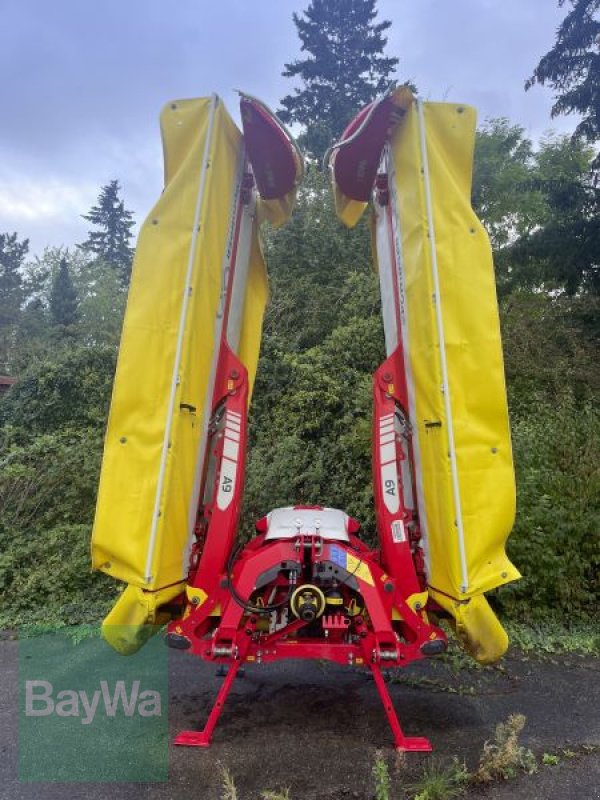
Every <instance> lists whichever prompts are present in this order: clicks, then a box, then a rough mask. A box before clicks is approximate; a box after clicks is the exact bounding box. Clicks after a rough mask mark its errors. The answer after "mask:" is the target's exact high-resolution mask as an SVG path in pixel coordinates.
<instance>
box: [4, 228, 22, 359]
mask: <svg viewBox="0 0 600 800" xmlns="http://www.w3.org/2000/svg"><path fill="white" fill-rule="evenodd" d="M28 251H29V240H28V239H24V240H23V241H21V242H20V241H19V240H18V237H17V234H16V233H0V372H3V373H4V372H9V370H10V360H11V350H12V345H13V343H14V335H15V331H16V328H17V324H18V321H19V315H20V312H21V304H22V302H23V278H22V274H21V267H22V266H23V262H24V260H25V256H26V255H27V252H28Z"/></svg>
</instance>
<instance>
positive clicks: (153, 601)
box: [102, 584, 183, 656]
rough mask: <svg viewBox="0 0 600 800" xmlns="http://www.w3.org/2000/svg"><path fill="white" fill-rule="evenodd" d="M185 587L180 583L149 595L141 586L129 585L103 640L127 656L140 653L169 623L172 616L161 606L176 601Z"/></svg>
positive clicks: (110, 617) (106, 624)
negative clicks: (164, 611)
mask: <svg viewBox="0 0 600 800" xmlns="http://www.w3.org/2000/svg"><path fill="white" fill-rule="evenodd" d="M182 588H183V586H182V585H181V584H179V585H177V586H175V587H171V586H170V587H168V588H166V589H160V590H159V591H157V592H145V591H144V590H143V589H139V588H138V587H137V586H126V587H125V589H124V591H123V593H122V594H120V595H119V597H118V599H117V602H116V603H115V605H114V606H113V608H112V610H111V611H110V612H109V613H108V614H107V616H106V618H105V619H104V621H103V622H102V636H103V638H104V639H105V640H106V641H107V642H108V644H110V646H111V647H112V648H113V649H114V650H116V651H117V653H120V654H121V655H123V656H129V655H132V654H133V653H135V652H137V651H138V650H139V649H140V647H142V645H144V644H145V643H146V642H147V641H148V639H149V638H150V637H151V636H154V634H155V633H157V632H158V630H159V628H160V626H161V625H164V624H165V623H166V622H168V621H169V615H168V614H164V613H161V612H160V611H159V606H160V605H162V604H163V603H168V601H169V600H172V599H173V597H175V596H176V595H177V594H179V592H181V591H182Z"/></svg>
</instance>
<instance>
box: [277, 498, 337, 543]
mask: <svg viewBox="0 0 600 800" xmlns="http://www.w3.org/2000/svg"><path fill="white" fill-rule="evenodd" d="M299 534H305V535H308V536H311V535H312V536H315V535H316V536H321V537H322V538H323V539H332V540H335V541H338V542H347V541H349V537H348V515H347V514H345V513H344V512H343V511H340V510H339V509H337V508H294V507H293V506H287V508H275V509H273V511H271V513H270V514H269V515H268V516H267V535H266V536H265V540H266V541H268V540H269V539H293V538H295V537H296V536H298V535H299Z"/></svg>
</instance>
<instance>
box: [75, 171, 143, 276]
mask: <svg viewBox="0 0 600 800" xmlns="http://www.w3.org/2000/svg"><path fill="white" fill-rule="evenodd" d="M120 190H121V187H120V186H119V182H118V181H116V180H114V181H111V182H110V183H107V184H106V186H103V187H102V189H101V190H100V194H99V196H98V204H97V205H95V206H92V208H91V209H90V211H89V213H88V214H83V215H82V216H83V218H84V219H85V220H87V221H88V222H91V223H92V225H94V226H95V227H96V228H97V229H98V230H91V231H90V232H89V233H88V238H87V239H86V241H85V242H83V243H82V244H80V245H78V247H80V248H81V249H82V250H84V251H85V252H87V253H93V254H94V255H95V256H97V258H98V259H99V260H101V261H104V262H106V263H107V264H110V265H111V266H112V267H113V268H114V269H115V270H116V271H117V273H118V275H119V278H120V280H121V283H122V284H123V285H124V286H126V285H127V284H128V283H129V277H130V275H131V261H132V258H133V248H132V247H131V236H132V234H131V229H132V227H133V225H134V222H133V214H132V212H131V211H127V210H126V208H125V204H124V202H123V200H122V199H121V198H120V197H119V192H120Z"/></svg>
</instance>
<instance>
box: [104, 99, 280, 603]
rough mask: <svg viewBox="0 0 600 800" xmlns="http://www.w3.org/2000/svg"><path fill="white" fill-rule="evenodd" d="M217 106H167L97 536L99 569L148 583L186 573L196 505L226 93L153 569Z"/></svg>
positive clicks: (254, 273) (233, 135) (258, 266)
mask: <svg viewBox="0 0 600 800" xmlns="http://www.w3.org/2000/svg"><path fill="white" fill-rule="evenodd" d="M210 109H211V100H210V99H209V98H202V99H195V100H184V101H176V102H175V103H170V104H168V105H167V106H165V108H164V110H163V112H162V114H161V131H162V137H163V148H164V160H165V181H166V183H165V189H164V192H163V194H162V195H161V197H160V199H159V201H158V202H157V204H156V205H155V206H154V208H153V209H152V211H151V212H150V214H149V216H148V218H147V220H146V221H145V223H144V224H143V226H142V228H141V231H140V235H139V239H138V244H137V249H136V255H135V259H134V265H133V273H132V280H131V286H130V290H129V298H128V303H127V310H126V314H125V320H124V325H123V333H122V338H121V346H120V351H119V359H118V364H117V371H116V375H115V382H114V387H113V397H112V403H111V410H110V416H109V420H108V427H107V432H106V439H105V447H104V457H103V462H102V471H101V476H100V485H99V491H98V501H97V508H96V519H95V524H94V531H93V536H92V560H93V566H94V567H95V568H98V569H102V570H103V571H104V572H107V573H108V574H110V575H112V576H114V577H116V578H119V579H120V580H123V581H126V582H127V583H129V584H132V585H134V586H137V587H142V588H144V589H147V590H157V589H159V588H160V587H166V586H169V585H171V584H175V583H177V582H179V581H181V580H182V579H183V578H184V577H185V575H186V573H187V552H186V550H187V541H188V530H189V521H188V519H189V508H190V501H191V496H192V488H193V479H194V472H195V467H196V459H197V454H198V445H199V438H200V432H201V427H202V413H203V408H204V403H205V398H206V394H207V386H208V380H209V371H210V365H211V360H212V356H213V347H214V345H215V342H214V341H213V339H214V321H215V314H216V311H217V308H218V305H219V298H220V293H221V282H222V267H223V260H224V256H225V250H226V245H227V239H228V234H229V225H230V217H231V213H232V206H233V202H234V199H235V197H234V195H235V186H236V177H237V173H238V168H239V158H240V152H241V134H240V132H239V130H238V129H237V127H236V125H235V124H234V122H233V121H232V119H231V118H230V117H229V115H228V113H227V111H226V110H225V108H224V106H223V104H222V103H221V102H220V100H217V105H216V110H215V115H214V124H213V131H212V136H211V139H210V143H209V151H208V155H209V164H210V167H209V169H208V170H207V171H206V176H207V177H206V183H205V188H204V195H203V200H202V205H201V213H200V217H199V226H200V227H199V233H198V234H197V242H196V247H195V248H194V255H193V261H192V277H191V286H192V292H191V294H190V295H189V306H188V313H187V318H186V324H185V328H184V332H183V349H182V357H181V366H180V370H179V383H178V385H177V389H176V395H175V402H174V404H173V415H172V429H171V436H170V447H169V449H168V455H167V458H166V469H165V477H164V490H163V492H162V496H161V504H160V512H161V513H160V517H159V518H158V525H157V529H156V540H155V547H154V557H153V559H152V563H151V569H150V573H151V574H150V576H147V575H146V558H147V553H148V547H149V542H150V532H151V529H152V515H153V510H154V504H155V495H156V490H157V485H158V475H159V467H160V461H161V453H162V447H163V438H164V433H165V428H166V425H167V416H168V409H169V397H170V392H171V386H172V380H173V370H174V365H175V354H176V345H177V338H178V331H179V325H180V318H181V311H182V299H183V294H184V289H185V285H186V284H185V278H186V272H187V269H188V260H189V257H190V246H191V241H192V233H193V228H194V220H195V210H196V204H197V198H198V194H199V184H200V179H201V172H202V166H203V160H204V153H205V143H206V138H207V134H208V128H209V117H210ZM257 237H258V233H257V231H256V230H255V231H254V243H253V248H252V260H251V266H250V271H249V281H248V294H247V298H246V302H245V313H244V319H243V323H242V339H241V341H242V342H243V346H242V347H241V353H240V355H241V358H242V360H243V361H244V363H245V364H246V365H247V366H248V368H249V372H250V380H251V381H252V380H253V378H254V372H255V369H256V362H257V358H258V348H259V341H260V331H261V326H262V315H263V310H264V305H265V302H266V296H267V288H266V287H267V284H266V274H265V267H264V263H263V259H262V255H261V251H260V247H259V244H258V238H257ZM180 403H189V404H191V405H193V406H195V407H196V411H195V413H190V411H189V410H185V409H180ZM134 602H135V601H134Z"/></svg>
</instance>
